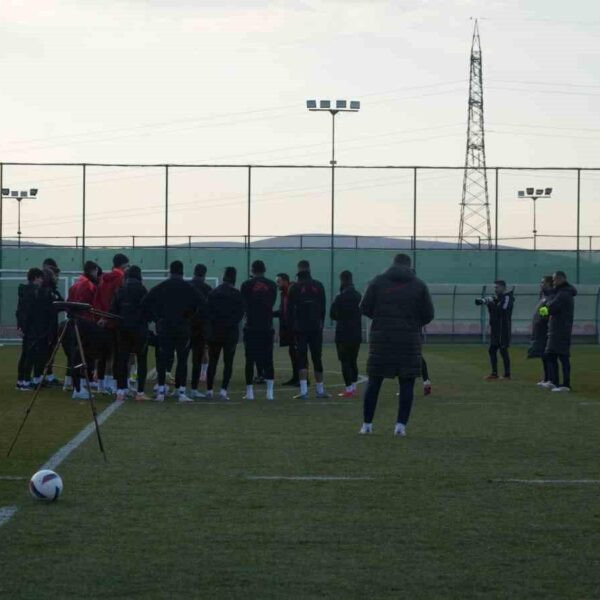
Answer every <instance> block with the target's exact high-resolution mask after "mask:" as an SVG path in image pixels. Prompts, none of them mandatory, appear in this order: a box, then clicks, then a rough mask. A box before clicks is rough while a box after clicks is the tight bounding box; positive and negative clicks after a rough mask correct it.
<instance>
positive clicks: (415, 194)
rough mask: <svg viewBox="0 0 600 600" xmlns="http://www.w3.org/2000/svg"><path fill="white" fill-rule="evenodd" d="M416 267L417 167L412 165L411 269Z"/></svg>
mask: <svg viewBox="0 0 600 600" xmlns="http://www.w3.org/2000/svg"><path fill="white" fill-rule="evenodd" d="M416 268H417V167H413V269H415V270H416Z"/></svg>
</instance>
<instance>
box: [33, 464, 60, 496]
mask: <svg viewBox="0 0 600 600" xmlns="http://www.w3.org/2000/svg"><path fill="white" fill-rule="evenodd" d="M62 490H63V482H62V479H61V478H60V475H59V474H58V473H55V472H54V471H50V470H49V469H42V470H41V471H38V472H37V473H35V475H33V477H32V478H31V479H30V480H29V493H30V494H31V495H32V496H33V497H34V498H35V499H36V500H45V501H46V502H54V501H55V500H58V497H59V496H60V495H61V494H62Z"/></svg>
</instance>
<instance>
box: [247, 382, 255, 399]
mask: <svg viewBox="0 0 600 600" xmlns="http://www.w3.org/2000/svg"><path fill="white" fill-rule="evenodd" d="M246 399H247V400H254V386H253V385H247V386H246Z"/></svg>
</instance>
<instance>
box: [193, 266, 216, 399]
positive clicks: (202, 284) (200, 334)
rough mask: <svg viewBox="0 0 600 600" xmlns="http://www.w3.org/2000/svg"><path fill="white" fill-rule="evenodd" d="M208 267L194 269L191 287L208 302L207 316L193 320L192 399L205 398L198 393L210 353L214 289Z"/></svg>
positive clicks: (204, 378) (204, 377) (198, 315)
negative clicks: (208, 278)
mask: <svg viewBox="0 0 600 600" xmlns="http://www.w3.org/2000/svg"><path fill="white" fill-rule="evenodd" d="M206 271H207V269H206V265H202V264H198V265H196V266H195V267H194V277H193V278H192V280H191V281H190V285H191V286H192V287H194V288H195V289H196V291H197V292H198V293H199V294H200V295H201V296H203V297H204V299H205V301H206V306H207V310H206V315H200V313H196V315H194V317H193V318H192V336H191V338H190V345H191V347H192V384H191V388H192V391H191V396H192V398H204V394H203V393H202V392H199V391H198V384H199V382H200V381H206V373H207V372H208V352H207V349H206V340H207V339H208V324H209V321H208V295H209V294H210V293H211V292H212V288H211V287H210V285H208V283H206V281H205V278H206Z"/></svg>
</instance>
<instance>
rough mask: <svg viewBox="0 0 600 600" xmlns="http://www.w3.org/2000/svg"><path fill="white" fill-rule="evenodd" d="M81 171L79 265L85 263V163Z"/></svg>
mask: <svg viewBox="0 0 600 600" xmlns="http://www.w3.org/2000/svg"><path fill="white" fill-rule="evenodd" d="M81 167H82V173H81V265H82V267H83V265H84V264H85V220H86V216H85V210H86V206H85V191H86V187H87V186H86V178H87V171H86V166H85V164H83V165H81Z"/></svg>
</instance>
